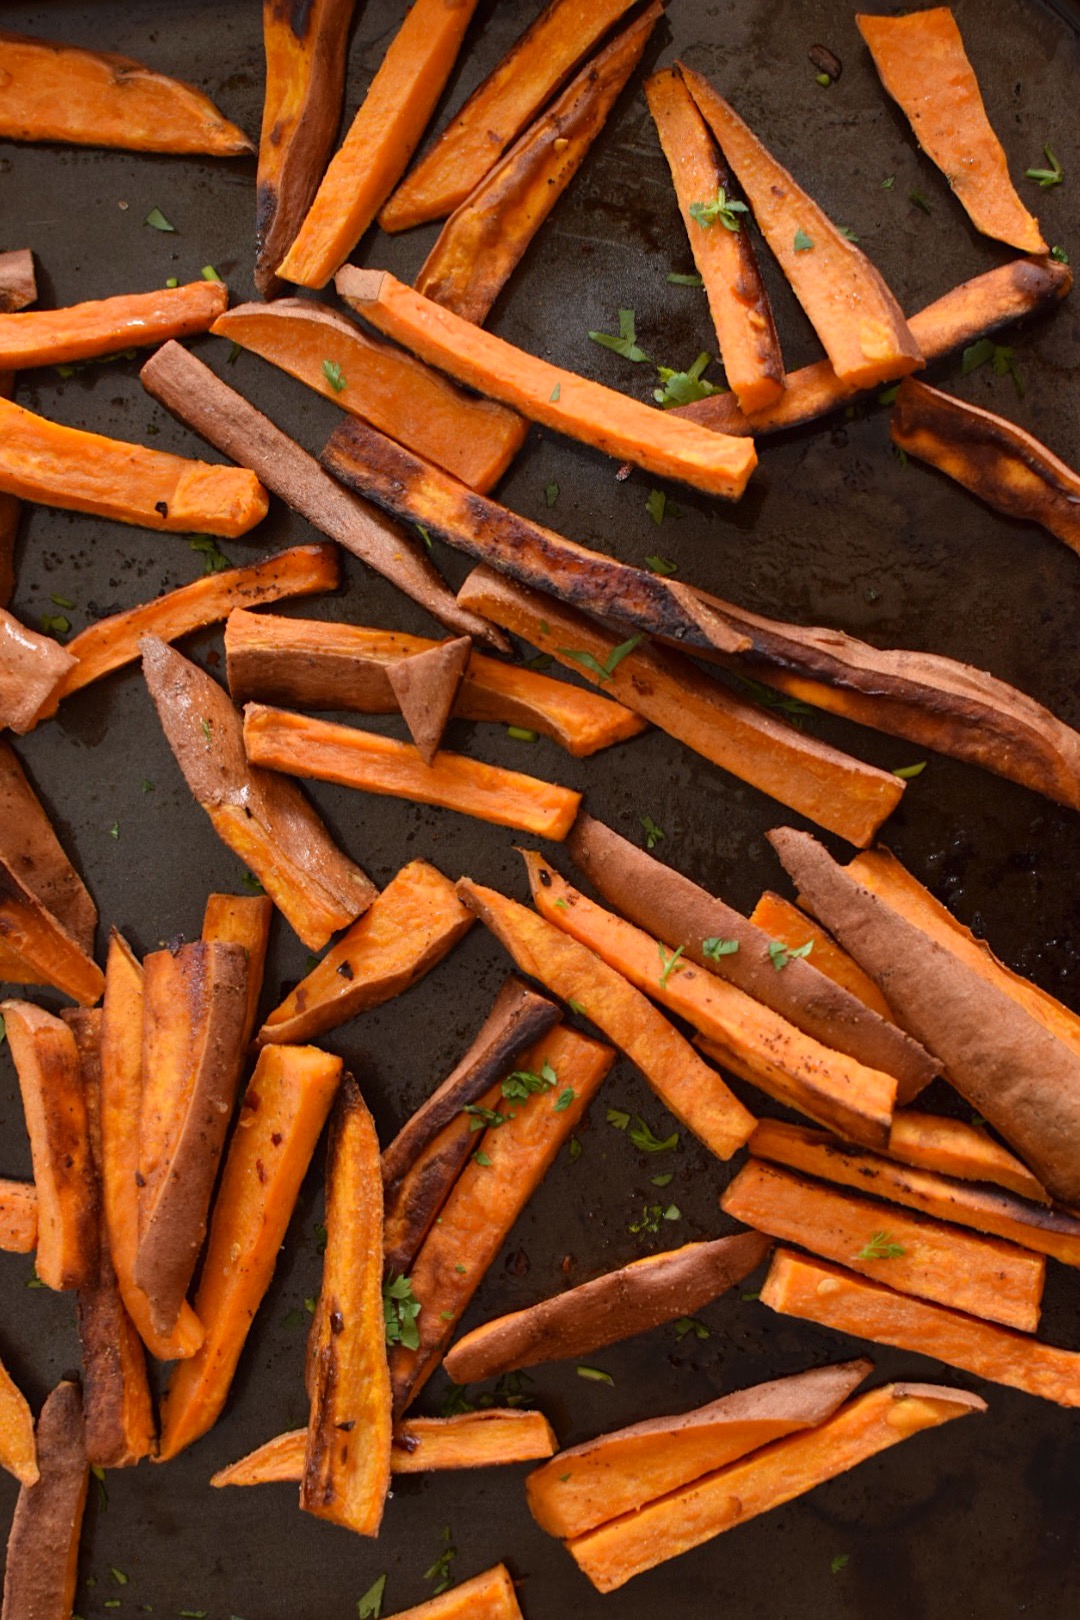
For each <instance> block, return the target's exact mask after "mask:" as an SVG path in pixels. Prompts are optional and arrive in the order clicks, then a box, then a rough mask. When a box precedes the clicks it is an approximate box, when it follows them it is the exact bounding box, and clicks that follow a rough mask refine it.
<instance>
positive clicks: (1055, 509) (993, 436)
mask: <svg viewBox="0 0 1080 1620" xmlns="http://www.w3.org/2000/svg"><path fill="white" fill-rule="evenodd" d="M18 318H19V317H17V316H12V317H11V319H13V320H16V319H18ZM890 433H891V436H892V441H893V443H894V444H896V445H899V446H900V449H901V450H903V451H904V453H905V454H906V455H911V456H917V457H918V459H919V460H920V461H926V462H929V464H930V465H931V467H936V468H937V469H938V471H939V472H943V473H947V474H948V476H949V477H950V478H953V479H955V480H956V482H957V483H958V484H962V485H963V486H964V488H965V489H969V490H970V491H971V493H972V494H973V495H977V496H978V497H979V499H980V500H983V501H985V502H986V504H987V505H988V506H992V507H993V508H994V510H995V511H997V512H1004V513H1005V515H1006V516H1007V517H1011V518H1017V519H1019V520H1021V521H1023V522H1028V523H1039V524H1041V525H1042V527H1043V528H1044V529H1046V530H1047V531H1048V532H1049V533H1050V534H1052V535H1055V536H1056V537H1057V539H1058V540H1063V541H1064V542H1065V544H1066V545H1067V546H1071V547H1072V549H1073V551H1076V552H1080V473H1077V472H1074V471H1073V469H1072V468H1071V467H1069V466H1066V464H1065V462H1064V461H1062V460H1060V459H1059V457H1057V456H1055V455H1054V454H1053V452H1052V451H1050V450H1048V449H1047V448H1046V446H1045V445H1044V444H1041V443H1040V442H1039V440H1038V439H1036V438H1035V436H1034V434H1031V433H1025V431H1024V429H1023V428H1020V427H1017V426H1016V424H1015V423H1014V422H1008V421H1006V419H1005V418H1004V417H1003V416H995V415H994V413H993V411H984V410H981V409H980V408H979V406H978V405H969V404H968V403H967V402H966V401H965V400H961V399H954V398H953V397H952V396H951V395H950V394H943V393H942V392H941V390H940V389H938V388H928V387H927V385H926V384H925V383H919V382H915V380H914V379H913V378H910V377H906V378H905V379H904V381H903V383H902V384H901V387H900V392H899V394H898V395H897V396H896V405H895V406H894V408H893V414H892V424H891V427H890Z"/></svg>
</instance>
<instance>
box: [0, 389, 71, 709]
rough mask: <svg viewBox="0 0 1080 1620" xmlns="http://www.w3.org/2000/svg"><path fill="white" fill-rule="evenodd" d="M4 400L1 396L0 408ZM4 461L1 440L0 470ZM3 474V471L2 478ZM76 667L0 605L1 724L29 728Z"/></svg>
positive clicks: (55, 643) (49, 641) (66, 655)
mask: <svg viewBox="0 0 1080 1620" xmlns="http://www.w3.org/2000/svg"><path fill="white" fill-rule="evenodd" d="M3 403H4V402H3V399H2V398H0V407H2V406H3ZM15 408H16V407H13V409H15ZM2 462H3V447H2V441H0V469H2ZM2 476H3V474H2V470H0V479H2ZM74 667H75V660H74V659H73V658H72V656H71V654H70V653H69V652H68V650H67V648H66V647H61V645H60V643H59V642H58V641H54V640H53V638H52V637H51V636H43V635H39V634H38V632H37V631H36V630H30V629H29V628H28V627H27V626H26V625H25V624H21V623H20V622H19V620H18V619H16V618H15V617H14V615H13V614H11V613H9V612H8V611H7V609H6V608H0V727H3V728H5V729H10V730H11V731H18V732H24V731H29V730H30V729H31V728H32V727H33V724H34V721H35V718H36V716H37V714H38V712H39V711H40V710H41V708H42V706H43V705H47V704H48V703H50V702H51V701H52V699H53V697H54V695H55V694H56V693H57V692H58V691H59V690H60V687H61V685H62V683H63V680H64V677H65V676H66V675H68V674H69V673H70V671H71V670H72V669H74Z"/></svg>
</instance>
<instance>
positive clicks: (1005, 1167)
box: [886, 1108, 1050, 1204]
mask: <svg viewBox="0 0 1080 1620" xmlns="http://www.w3.org/2000/svg"><path fill="white" fill-rule="evenodd" d="M886 1151H887V1153H888V1155H889V1158H890V1159H899V1160H900V1162H901V1164H913V1165H915V1167H916V1168H917V1169H920V1170H934V1171H937V1172H938V1173H939V1174H940V1175H943V1176H955V1177H956V1178H957V1179H958V1180H959V1181H992V1182H994V1183H995V1185H997V1186H998V1187H1005V1188H1007V1189H1008V1191H1009V1192H1014V1193H1016V1195H1017V1197H1018V1198H1033V1199H1034V1200H1035V1201H1036V1203H1039V1204H1048V1203H1049V1202H1050V1199H1049V1197H1048V1196H1047V1194H1046V1192H1045V1190H1044V1189H1043V1187H1042V1185H1041V1183H1040V1182H1039V1181H1037V1180H1036V1179H1035V1177H1034V1176H1033V1175H1032V1173H1031V1171H1030V1170H1029V1169H1028V1167H1027V1165H1026V1164H1021V1162H1020V1160H1019V1159H1017V1158H1016V1157H1014V1155H1013V1154H1011V1153H1010V1152H1009V1151H1008V1150H1007V1149H1006V1148H1003V1147H1002V1146H1001V1144H1000V1142H995V1141H994V1139H993V1137H991V1136H988V1135H987V1133H986V1132H985V1131H984V1130H980V1129H979V1127H978V1126H977V1125H967V1124H965V1122H964V1121H963V1120H962V1119H946V1118H945V1117H944V1116H943V1115H940V1114H917V1113H916V1112H915V1111H914V1109H910V1108H905V1109H902V1110H900V1111H899V1112H898V1113H897V1114H895V1115H894V1116H893V1122H892V1129H891V1130H890V1132H889V1146H888V1148H887V1149H886Z"/></svg>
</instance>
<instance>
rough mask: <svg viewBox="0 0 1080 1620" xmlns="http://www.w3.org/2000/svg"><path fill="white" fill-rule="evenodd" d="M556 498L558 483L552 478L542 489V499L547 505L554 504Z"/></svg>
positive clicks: (557, 495)
mask: <svg viewBox="0 0 1080 1620" xmlns="http://www.w3.org/2000/svg"><path fill="white" fill-rule="evenodd" d="M558 498H559V486H558V484H557V483H556V482H555V480H554V478H553V479H552V480H551V483H550V484H548V485H547V486H546V487H545V489H544V499H545V500H546V501H547V503H548V505H549V506H554V505H555V502H556V501H557V500H558Z"/></svg>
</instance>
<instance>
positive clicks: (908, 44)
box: [855, 6, 1048, 253]
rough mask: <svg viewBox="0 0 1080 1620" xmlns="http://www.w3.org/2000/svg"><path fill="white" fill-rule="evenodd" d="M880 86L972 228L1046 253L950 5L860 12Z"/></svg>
mask: <svg viewBox="0 0 1080 1620" xmlns="http://www.w3.org/2000/svg"><path fill="white" fill-rule="evenodd" d="M855 21H856V22H857V23H858V25H859V32H860V33H861V34H862V37H863V39H864V40H865V41H866V43H867V45H868V46H869V47H870V54H871V56H872V57H873V58H874V66H875V67H876V68H877V70H878V73H879V74H880V75H881V82H882V84H883V85H884V86H885V88H886V90H887V91H888V92H889V94H890V96H892V98H893V100H894V101H896V102H898V103H899V105H900V107H901V109H902V110H903V112H904V113H905V114H906V115H907V117H908V118H909V119H910V120H911V127H912V129H913V130H914V131H915V137H916V139H917V140H918V143H919V145H920V146H921V147H922V149H923V151H924V152H925V153H926V155H927V157H928V158H930V159H931V160H932V161H933V162H934V163H936V164H937V166H938V168H939V169H940V170H941V172H942V174H944V176H945V178H946V180H948V182H949V185H950V186H951V187H952V189H953V192H954V193H955V195H956V199H957V201H958V202H959V203H960V204H961V205H962V206H963V208H964V210H965V212H966V213H967V215H968V217H969V219H970V220H971V222H972V224H973V225H974V226H975V228H976V229H977V230H980V231H982V233H983V235H984V236H992V237H994V238H996V240H997V241H999V242H1008V243H1009V244H1010V245H1011V246H1012V247H1015V248H1019V249H1020V251H1021V252H1022V253H1046V252H1047V251H1048V248H1047V244H1046V243H1045V242H1044V241H1043V239H1042V233H1041V231H1040V230H1039V222H1038V220H1037V219H1034V218H1033V217H1032V215H1031V214H1029V213H1028V211H1027V209H1026V208H1025V207H1024V205H1023V203H1022V202H1021V201H1020V198H1019V197H1018V196H1017V194H1016V188H1015V187H1014V186H1013V183H1012V181H1011V180H1010V179H1009V165H1008V161H1007V159H1006V157H1005V153H1004V151H1003V150H1002V146H1001V142H1000V141H999V140H998V138H997V136H996V135H995V134H994V131H993V130H992V129H991V127H990V120H989V119H988V118H987V116H986V109H985V107H984V106H983V102H982V97H981V95H980V94H979V83H978V80H977V79H976V77H975V72H974V69H973V68H972V66H971V63H970V62H969V61H968V58H967V53H966V52H965V50H964V42H963V40H962V39H961V37H960V30H959V28H958V27H957V26H956V19H955V18H954V17H953V14H952V12H951V11H950V9H949V7H948V6H932V7H930V8H929V9H926V10H921V11H913V12H910V13H902V14H901V15H900V16H898V17H874V16H868V15H867V14H866V13H865V12H864V13H861V14H860V13H856V17H855Z"/></svg>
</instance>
